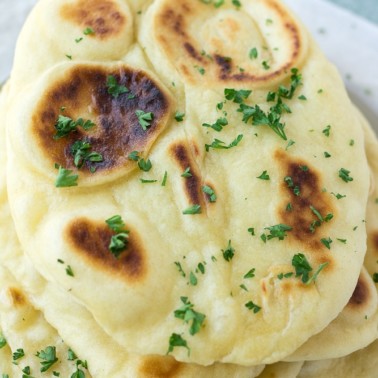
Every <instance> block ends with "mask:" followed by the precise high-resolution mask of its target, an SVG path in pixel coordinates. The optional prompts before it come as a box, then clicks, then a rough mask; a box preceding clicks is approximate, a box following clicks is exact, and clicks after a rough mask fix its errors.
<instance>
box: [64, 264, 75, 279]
mask: <svg viewBox="0 0 378 378" xmlns="http://www.w3.org/2000/svg"><path fill="white" fill-rule="evenodd" d="M66 274H67V276H70V277H75V274H74V272H73V270H72V267H71V265H67V266H66Z"/></svg>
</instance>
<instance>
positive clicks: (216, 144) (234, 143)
mask: <svg viewBox="0 0 378 378" xmlns="http://www.w3.org/2000/svg"><path fill="white" fill-rule="evenodd" d="M242 139H243V134H239V135H238V136H237V137H236V138H235V139H234V140H233V141H232V142H231V143H230V144H228V145H226V144H225V142H223V141H221V140H219V139H214V141H213V142H212V143H211V144H205V149H206V151H207V152H209V150H210V148H213V149H220V150H228V149H230V148H233V147H236V146H237V145H238V144H239V143H240V141H241V140H242Z"/></svg>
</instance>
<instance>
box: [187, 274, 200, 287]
mask: <svg viewBox="0 0 378 378" xmlns="http://www.w3.org/2000/svg"><path fill="white" fill-rule="evenodd" d="M189 283H190V284H191V285H192V286H197V283H198V279H197V277H196V275H195V274H194V273H193V272H190V274H189Z"/></svg>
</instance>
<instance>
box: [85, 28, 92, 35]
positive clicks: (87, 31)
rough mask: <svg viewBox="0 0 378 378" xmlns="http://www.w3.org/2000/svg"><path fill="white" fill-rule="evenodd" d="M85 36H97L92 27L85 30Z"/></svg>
mask: <svg viewBox="0 0 378 378" xmlns="http://www.w3.org/2000/svg"><path fill="white" fill-rule="evenodd" d="M83 34H84V35H89V34H95V32H94V30H93V29H92V28H91V27H87V28H85V29H84V30H83Z"/></svg>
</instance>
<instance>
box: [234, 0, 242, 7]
mask: <svg viewBox="0 0 378 378" xmlns="http://www.w3.org/2000/svg"><path fill="white" fill-rule="evenodd" d="M232 4H233V5H234V6H235V7H236V8H240V7H241V6H242V4H241V2H240V1H239V0H232Z"/></svg>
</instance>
